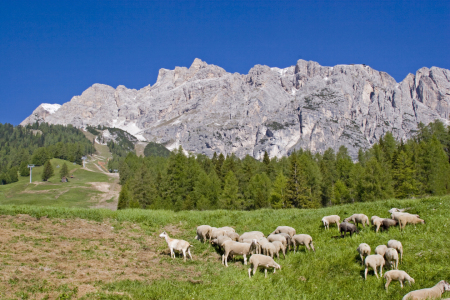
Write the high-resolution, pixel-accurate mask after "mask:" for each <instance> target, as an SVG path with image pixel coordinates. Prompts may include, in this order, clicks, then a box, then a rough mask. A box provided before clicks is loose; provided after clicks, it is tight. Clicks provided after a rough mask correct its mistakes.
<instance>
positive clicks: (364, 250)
mask: <svg viewBox="0 0 450 300" xmlns="http://www.w3.org/2000/svg"><path fill="white" fill-rule="evenodd" d="M356 251H358V253H359V256H360V257H361V264H364V257H366V256H369V255H370V246H369V245H367V244H366V243H361V244H359V246H358V248H357V249H356Z"/></svg>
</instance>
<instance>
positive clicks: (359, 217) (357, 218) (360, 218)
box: [344, 214, 370, 227]
mask: <svg viewBox="0 0 450 300" xmlns="http://www.w3.org/2000/svg"><path fill="white" fill-rule="evenodd" d="M350 221H352V222H353V223H355V225H356V226H358V224H362V226H363V227H366V224H367V225H370V224H369V217H367V216H366V215H365V214H353V215H351V216H350V217H348V218H347V219H345V220H344V222H350Z"/></svg>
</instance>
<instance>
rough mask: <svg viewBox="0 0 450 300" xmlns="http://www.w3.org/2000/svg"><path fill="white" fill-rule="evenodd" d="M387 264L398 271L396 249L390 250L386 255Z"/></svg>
mask: <svg viewBox="0 0 450 300" xmlns="http://www.w3.org/2000/svg"><path fill="white" fill-rule="evenodd" d="M384 257H385V258H386V262H387V263H388V264H389V266H390V268H391V269H392V268H394V269H396V270H398V252H397V250H395V249H394V248H388V249H387V250H386V253H385V254H384Z"/></svg>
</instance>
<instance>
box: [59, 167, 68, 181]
mask: <svg viewBox="0 0 450 300" xmlns="http://www.w3.org/2000/svg"><path fill="white" fill-rule="evenodd" d="M59 176H60V178H61V179H62V178H63V177H66V178H67V177H68V176H69V168H68V167H67V164H66V163H63V165H62V167H61V170H60V171H59Z"/></svg>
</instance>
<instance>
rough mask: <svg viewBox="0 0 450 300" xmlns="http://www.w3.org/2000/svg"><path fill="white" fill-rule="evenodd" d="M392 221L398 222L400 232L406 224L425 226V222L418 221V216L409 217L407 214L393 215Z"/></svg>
mask: <svg viewBox="0 0 450 300" xmlns="http://www.w3.org/2000/svg"><path fill="white" fill-rule="evenodd" d="M393 215H394V220H397V221H398V226H399V227H400V231H401V230H402V227H403V228H405V226H406V224H408V223H410V224H418V223H422V224H425V221H424V220H422V219H420V218H419V216H418V215H411V214H407V213H403V214H400V213H394V214H393Z"/></svg>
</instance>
